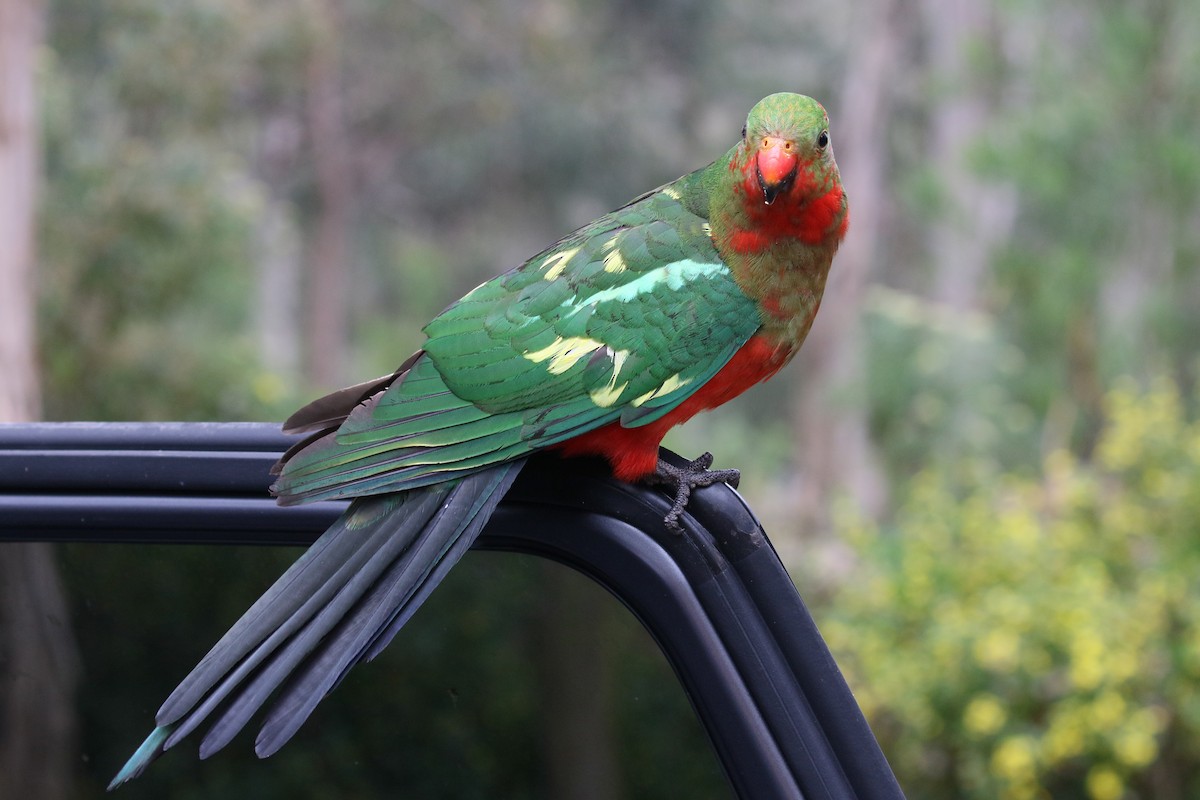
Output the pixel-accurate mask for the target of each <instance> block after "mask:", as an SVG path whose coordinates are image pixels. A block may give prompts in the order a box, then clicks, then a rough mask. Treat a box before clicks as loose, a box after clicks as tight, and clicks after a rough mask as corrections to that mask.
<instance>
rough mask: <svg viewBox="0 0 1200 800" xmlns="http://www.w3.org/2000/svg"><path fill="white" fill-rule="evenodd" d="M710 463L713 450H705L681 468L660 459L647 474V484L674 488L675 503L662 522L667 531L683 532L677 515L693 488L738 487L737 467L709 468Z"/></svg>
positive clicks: (680, 514)
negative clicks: (719, 485)
mask: <svg viewBox="0 0 1200 800" xmlns="http://www.w3.org/2000/svg"><path fill="white" fill-rule="evenodd" d="M712 463H713V456H712V453H705V454H704V455H702V456H700V457H699V458H697V459H696V460H695V461H689V462H688V463H687V464H685V465H684V466H682V467H677V466H675V465H673V464H668V463H667V462H666V461H663V460H662V459H661V458H660V459H659V460H658V465H657V466H656V467H655V468H654V472H652V473H651V474H650V475H648V476H647V477H646V482H647V483H651V484H659V485H665V486H670V487H672V488H673V489H675V503H674V505H672V506H671V510H670V511H669V512H667V516H666V517H664V518H663V524H664V525H666V526H667V530H669V531H671V532H672V533H683V528H682V527H680V525H679V518H680V517H681V516H682V515H683V510H684V509H685V508H687V504H688V500H689V499H690V498H691V496H692V490H693V489H699V488H701V487H703V486H712V485H713V484H714V483H728V484H729V485H730V486H732V487H733V488H734V489H736V488H737V486H738V482H739V481H740V480H741V479H742V473H740V472H738V471H737V470H736V469H718V470H711V471H710V470H709V467H711V466H712Z"/></svg>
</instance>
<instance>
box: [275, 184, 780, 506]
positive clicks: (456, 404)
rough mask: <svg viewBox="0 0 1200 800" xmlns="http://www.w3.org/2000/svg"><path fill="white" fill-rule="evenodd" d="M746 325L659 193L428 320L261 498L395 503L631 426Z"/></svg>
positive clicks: (684, 215) (724, 357) (693, 233)
mask: <svg viewBox="0 0 1200 800" xmlns="http://www.w3.org/2000/svg"><path fill="white" fill-rule="evenodd" d="M685 180H686V179H685ZM677 185H678V184H677ZM759 324H760V323H759V312H758V309H757V306H756V305H755V304H754V303H753V302H752V301H751V300H750V299H748V298H747V297H746V296H745V295H744V294H742V292H741V290H740V289H739V288H738V286H737V283H736V282H735V281H734V280H733V277H732V275H731V274H730V272H729V270H728V268H727V267H726V265H725V264H724V263H723V262H722V261H721V258H720V256H719V255H718V254H717V251H716V249H715V248H714V247H713V245H712V242H711V239H710V237H709V232H708V225H707V222H706V220H705V219H704V218H703V217H702V216H700V215H699V214H697V213H694V212H693V211H691V210H689V208H688V207H687V205H686V204H685V202H684V201H683V200H682V199H681V194H680V192H679V191H677V190H675V189H673V188H672V187H670V186H668V187H664V188H663V189H661V190H659V191H657V192H653V193H650V194H648V195H645V196H643V197H642V198H639V199H638V200H636V201H634V202H633V203H631V204H630V205H628V206H626V207H624V208H622V209H620V210H618V211H615V212H613V213H611V214H609V215H607V216H605V217H602V218H601V219H599V220H597V221H596V222H595V223H593V224H592V225H590V226H588V227H586V228H583V229H581V230H579V231H577V232H576V233H574V234H572V235H571V236H569V237H567V238H565V239H563V240H562V241H560V242H558V243H557V244H556V245H554V246H553V247H551V248H549V249H548V250H546V251H544V252H543V253H540V254H539V255H537V256H535V257H534V258H532V259H530V260H529V261H528V262H526V263H525V264H523V265H521V266H520V267H518V268H516V269H514V270H512V271H510V272H507V273H505V274H503V275H501V276H499V277H497V278H494V279H493V280H490V281H488V282H487V283H484V284H482V285H480V286H479V287H477V288H476V289H474V290H473V291H471V292H470V293H469V294H467V295H466V296H465V297H463V298H462V299H461V300H459V301H458V302H456V303H454V304H453V305H451V306H450V307H449V308H447V309H446V310H445V311H443V312H442V313H441V314H440V315H438V316H437V317H436V318H435V319H434V320H433V321H432V322H430V323H429V324H428V325H427V326H426V327H425V333H426V334H427V336H428V337H429V338H428V341H427V342H426V344H425V349H424V352H423V354H419V355H418V356H417V357H416V358H415V360H414V359H410V361H409V362H408V365H407V369H403V368H402V370H401V371H400V372H398V373H397V374H396V376H395V377H394V378H393V379H392V380H391V381H381V382H378V384H373V385H378V386H379V387H380V388H381V389H382V390H381V391H377V392H376V393H375V394H373V395H371V396H369V397H367V398H366V399H364V400H363V401H362V402H359V403H358V404H357V405H356V406H354V407H353V410H352V411H349V413H348V415H345V414H344V416H345V421H344V422H342V424H341V426H340V427H339V428H337V429H336V431H334V432H333V433H331V434H328V435H324V436H321V437H319V438H317V439H316V441H315V442H313V443H312V444H308V445H307V446H306V447H304V448H301V449H299V451H298V452H297V453H294V454H289V456H288V457H287V458H286V459H285V461H286V463H285V464H284V465H283V469H282V474H281V476H280V479H279V481H278V482H277V483H276V486H275V487H274V489H275V491H276V493H277V494H279V495H280V497H281V499H282V500H283V502H298V501H303V500H312V499H324V498H331V497H344V496H355V495H362V494H374V493H380V492H388V491H397V490H401V489H406V488H412V487H416V486H423V485H427V484H431V483H436V482H438V481H443V480H448V479H451V478H454V477H458V476H461V475H465V474H469V473H471V472H474V471H476V470H478V469H480V468H482V467H486V466H488V465H491V464H496V463H499V462H501V461H505V460H508V459H512V458H517V457H520V456H523V455H526V454H528V453H531V452H533V451H535V450H539V449H542V448H544V447H547V446H550V445H552V444H556V443H558V442H561V441H564V440H566V439H569V438H571V437H573V436H577V435H579V434H581V433H584V432H586V431H589V430H592V429H595V428H597V427H600V426H602V425H605V424H607V423H610V422H614V421H617V420H620V422H621V424H623V425H625V426H627V427H633V426H638V425H644V424H646V423H649V422H652V421H654V420H656V419H658V418H659V417H661V416H662V415H664V414H666V413H667V412H668V411H670V410H671V409H672V408H674V407H675V406H676V405H678V404H679V403H680V402H681V401H682V400H684V399H685V398H686V397H687V396H689V395H690V394H692V393H693V392H694V391H696V389H698V388H699V387H700V386H702V385H703V384H704V383H705V382H706V381H707V380H708V379H709V378H711V377H712V376H713V375H714V374H716V372H717V371H718V370H720V369H721V367H722V366H724V365H725V363H726V362H728V361H729V359H730V358H731V357H732V356H733V354H734V353H735V352H737V350H738V348H740V347H741V346H742V345H743V344H744V343H745V342H746V340H747V339H749V338H750V337H751V336H752V335H753V334H754V332H755V331H756V330H757V329H758V327H759ZM384 386H386V388H382V387H384ZM356 388H357V387H356ZM345 396H347V397H353V398H354V399H355V400H357V399H358V397H357V394H356V393H355V392H349V391H348V392H347V393H346V394H345ZM318 402H319V401H318ZM314 405H316V404H314ZM326 412H327V409H321V411H320V412H319V413H316V412H314V416H327V413H326ZM302 413H303V412H302Z"/></svg>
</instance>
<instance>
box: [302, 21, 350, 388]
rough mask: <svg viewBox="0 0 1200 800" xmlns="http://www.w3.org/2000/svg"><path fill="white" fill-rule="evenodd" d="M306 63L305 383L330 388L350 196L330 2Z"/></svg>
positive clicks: (340, 361)
mask: <svg viewBox="0 0 1200 800" xmlns="http://www.w3.org/2000/svg"><path fill="white" fill-rule="evenodd" d="M311 6H312V10H313V12H314V20H315V24H314V25H313V29H312V30H313V45H312V53H311V56H310V58H309V62H308V102H307V114H308V132H309V141H310V144H311V145H312V157H313V164H314V166H315V168H316V173H317V196H318V202H319V204H320V207H319V209H318V211H317V220H316V226H315V230H314V232H313V240H312V251H311V260H310V262H309V263H310V266H311V272H310V274H309V281H308V303H307V306H308V322H309V324H308V327H307V330H308V334H309V336H308V378H309V380H310V381H312V382H313V383H314V384H316V385H317V386H320V387H322V388H331V387H333V386H335V385H340V384H341V382H342V381H344V380H345V375H343V368H344V363H345V352H346V327H347V325H346V307H347V302H346V297H347V278H346V274H347V270H348V267H349V253H350V206H351V198H352V193H353V190H354V181H353V176H352V175H351V171H350V146H349V140H348V134H347V132H346V121H345V116H344V113H343V109H342V97H341V82H340V75H341V70H340V67H339V64H340V55H341V20H340V18H339V14H338V9H337V7H336V4H335V2H334V0H315V2H313V3H312V4H311Z"/></svg>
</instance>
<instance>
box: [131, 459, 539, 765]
mask: <svg viewBox="0 0 1200 800" xmlns="http://www.w3.org/2000/svg"><path fill="white" fill-rule="evenodd" d="M523 463H524V462H523V461H520V460H519V461H514V462H509V463H506V464H501V465H498V466H495V467H491V468H489V469H484V470H482V471H480V472H476V473H474V474H471V475H467V476H465V477H462V478H461V479H459V480H457V481H455V482H451V483H448V484H447V483H442V484H437V485H434V486H430V487H426V488H420V489H414V490H411V491H408V492H404V493H400V494H391V495H383V496H379V497H373V498H361V499H358V500H355V501H354V503H352V504H351V506H350V508H349V509H348V510H347V511H346V513H345V514H344V515H343V516H342V517H341V518H340V519H339V520H338V522H337V523H335V524H334V526H333V527H331V528H330V529H329V530H328V531H327V532H326V533H325V534H324V535H322V536H321V538H320V539H318V540H317V541H316V542H315V543H314V544H313V546H312V547H311V548H309V550H308V551H307V552H306V553H305V554H304V555H303V556H302V557H301V558H300V559H299V560H298V561H297V562H296V563H295V564H293V565H292V566H291V567H290V568H289V569H288V570H287V572H285V573H284V575H283V576H282V577H281V578H280V579H279V580H278V581H277V582H276V583H275V585H274V586H272V587H271V588H270V589H268V590H267V592H266V593H265V594H264V595H263V596H262V597H261V598H259V600H258V601H257V602H256V603H255V604H254V605H253V606H252V607H251V608H250V610H249V611H247V612H246V614H245V615H243V617H242V618H241V619H240V620H238V622H237V623H236V624H235V625H234V626H233V628H231V629H230V630H229V632H228V633H226V634H225V636H224V637H222V638H221V640H220V641H219V642H218V643H217V644H216V645H215V646H214V647H213V648H212V650H211V651H209V653H208V655H206V656H205V657H204V659H203V660H202V661H201V662H200V664H198V665H197V666H196V668H195V669H194V670H193V671H192V673H191V674H189V675H188V676H187V678H185V679H184V681H183V682H182V683H181V684H180V685H179V687H178V688H177V689H176V690H175V691H174V692H173V693H172V694H171V696H170V697H169V698H168V699H167V701H166V702H165V703H164V704H163V706H162V708H161V709H160V710H159V713H158V716H157V720H156V721H157V724H158V727H156V728H155V729H154V731H153V732H152V733H151V734H150V736H149V737H148V738H147V739H146V741H145V743H143V745H142V746H141V748H139V749H138V751H137V752H136V753H135V754H134V755H133V756H132V757H131V758H130V760H129V762H128V763H127V764H126V765H125V767H124V768H123V769H122V770H121V772H120V773H118V775H117V776H116V777H115V778H114V779H113V782H112V784H111V785H110V786H109V788H110V789H111V788H114V787H116V786H118V785H119V784H121V783H124V782H125V781H127V780H130V779H131V778H134V777H136V776H137V775H139V774H141V772H142V771H143V770H145V768H146V767H147V766H148V765H149V764H150V762H152V761H153V760H154V759H155V758H157V757H158V756H159V755H161V754H162V753H163V752H165V751H166V750H168V749H170V748H171V747H173V746H175V745H176V744H177V743H178V742H179V741H181V740H182V739H183V738H185V737H186V736H187V735H188V734H189V733H191V732H192V731H194V730H195V729H196V728H197V727H198V726H199V725H200V724H201V723H203V722H204V721H205V720H206V719H208V718H209V717H210V716H211V717H213V723H212V725H211V727H210V728H209V730H208V731H206V733H205V736H204V739H203V740H202V742H201V748H200V755H201V757H207V756H209V755H211V754H212V753H214V752H216V751H217V750H219V749H220V748H222V747H224V746H225V745H226V744H228V743H229V741H230V740H231V739H232V738H233V737H234V736H235V735H236V734H237V733H238V731H240V730H241V729H242V728H243V727H244V726H245V725H246V723H247V722H249V720H250V718H251V717H252V716H253V715H254V714H255V712H257V711H258V710H259V709H260V708H261V707H263V706H264V704H266V703H267V702H268V700H271V701H272V702H271V707H270V708H269V710H268V712H267V717H266V720H265V721H264V723H263V727H262V730H261V732H260V734H259V737H258V741H257V742H256V747H255V749H256V751H257V752H258V753H259V755H260V756H264V757H265V756H266V755H269V754H271V753H273V752H275V751H276V750H278V749H279V748H280V747H281V746H282V745H283V744H284V743H285V742H287V740H288V739H289V738H291V736H292V735H293V734H294V733H295V732H296V730H297V729H298V728H299V727H300V725H301V724H303V722H304V720H305V719H307V718H308V716H309V714H311V713H312V710H313V709H314V708H315V707H316V705H317V703H319V702H320V700H321V699H322V698H323V697H324V696H325V695H326V694H328V693H329V692H330V691H331V690H332V689H333V688H334V687H336V686H337V685H338V683H340V682H341V680H342V678H343V677H344V676H345V675H346V673H347V672H348V671H349V670H350V669H351V668H352V667H353V666H354V665H355V664H357V663H359V662H361V661H366V660H370V659H371V658H374V657H375V656H376V655H377V654H378V653H379V651H380V650H382V649H383V647H384V646H386V644H387V643H388V642H389V641H391V639H392V637H394V636H395V634H396V632H397V631H398V630H399V629H400V628H401V627H402V626H403V625H404V623H405V622H407V621H408V619H409V618H410V617H411V616H412V614H413V613H414V612H415V611H416V609H417V608H418V607H419V606H420V605H421V603H423V602H424V601H425V599H426V598H427V597H428V596H429V594H430V592H432V591H433V589H434V588H435V587H436V586H437V585H438V583H440V582H441V580H442V578H443V577H445V575H446V573H447V572H448V571H449V570H450V568H451V567H453V566H454V564H455V563H456V562H457V561H458V559H459V558H461V557H462V555H463V554H464V553H465V552H466V551H467V550H468V549H469V548H470V546H471V544H472V542H473V541H474V540H475V538H476V537H477V536H478V535H479V532H480V531H481V530H482V529H483V526H484V524H486V522H487V520H488V518H489V517H490V516H491V513H492V511H493V510H494V509H495V507H496V504H497V503H498V502H499V501H500V499H501V498H502V497H503V496H504V494H505V492H507V491H508V488H509V486H511V485H512V482H513V480H514V479H515V478H516V476H517V473H518V472H520V469H521V466H522V465H523ZM273 694H274V695H276V696H275V698H274V699H273V700H272V695H273Z"/></svg>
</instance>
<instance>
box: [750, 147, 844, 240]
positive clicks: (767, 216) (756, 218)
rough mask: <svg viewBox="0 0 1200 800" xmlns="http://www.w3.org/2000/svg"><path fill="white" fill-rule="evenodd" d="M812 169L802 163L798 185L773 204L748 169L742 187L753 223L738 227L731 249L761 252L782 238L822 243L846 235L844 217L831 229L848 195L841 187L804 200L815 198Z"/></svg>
mask: <svg viewBox="0 0 1200 800" xmlns="http://www.w3.org/2000/svg"><path fill="white" fill-rule="evenodd" d="M811 166H812V163H811V162H807V163H806V162H801V163H800V166H799V169H798V170H797V171H796V181H795V183H794V185H793V186H792V187H791V188H790V189H789V190H788V192H787V193H786V194H782V195H780V196H779V197H778V198H776V199H775V202H774V203H772V204H771V205H767V204H766V203H764V202H763V196H762V189H761V188H760V187H759V186H758V176H757V175H755V174H754V170H753V169H752V168H748V169H746V170H745V177H744V179H743V181H742V184H741V185H742V197H743V202H744V208H745V211H746V216H747V217H749V219H750V224H749V225H748V226H747V227H746V228H735V229H734V230H733V232H732V234H731V235H730V237H729V246H730V247H731V248H733V250H734V251H735V252H737V253H743V254H744V253H757V252H761V251H763V250H765V249H766V248H768V247H770V246H771V245H772V244H774V243H775V242H776V241H778V240H780V239H799V240H800V241H801V242H803V243H804V244H821V243H822V242H825V241H826V240H827V239H829V238H830V237H831V235H832V236H833V237H836V240H838V241H840V240H841V239H842V237H844V236H845V235H846V227H847V223H848V217H847V216H843V218H842V220H841V222H840V224H838V225H837V227H836V230H831V228H833V227H834V220H836V219H837V216H838V214H840V213H841V211H842V198H843V196H844V193H843V191H842V188H841V186H838V185H835V186H834V187H833V188H832V189H830V190H829V191H828V192H826V193H825V194H823V195H820V196H818V197H817V198H815V199H813V200H809V201H805V200H804V199H803V198H805V197H809V196H811V194H812V191H813V188H814V187H813V177H812V173H811Z"/></svg>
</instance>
